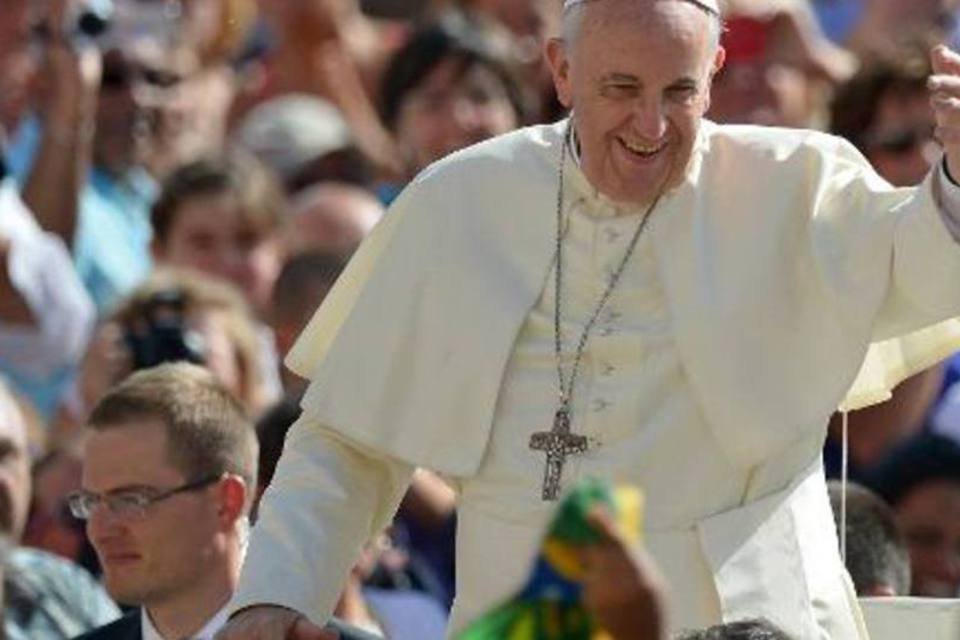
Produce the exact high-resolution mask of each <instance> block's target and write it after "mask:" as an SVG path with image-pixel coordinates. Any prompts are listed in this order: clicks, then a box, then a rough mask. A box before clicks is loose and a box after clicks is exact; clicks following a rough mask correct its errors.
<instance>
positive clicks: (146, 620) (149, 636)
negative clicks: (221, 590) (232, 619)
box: [140, 605, 227, 640]
mask: <svg viewBox="0 0 960 640" xmlns="http://www.w3.org/2000/svg"><path fill="white" fill-rule="evenodd" d="M226 623H227V607H226V605H224V607H223V608H222V609H220V611H217V613H216V614H214V616H213V617H212V618H210V619H209V620H208V621H207V624H205V625H203V628H202V629H200V631H198V632H197V633H194V634H193V635H191V636H189V638H190V640H213V635H214V634H215V633H216V632H217V631H219V630H220V628H221V627H223V625H225V624H226ZM140 629H141V634H140V637H141V638H142V640H181V639H180V638H164V637H163V636H162V635H160V632H159V631H157V628H156V627H155V626H153V620H151V619H150V613H149V612H148V611H147V610H146V608H141V609H140Z"/></svg>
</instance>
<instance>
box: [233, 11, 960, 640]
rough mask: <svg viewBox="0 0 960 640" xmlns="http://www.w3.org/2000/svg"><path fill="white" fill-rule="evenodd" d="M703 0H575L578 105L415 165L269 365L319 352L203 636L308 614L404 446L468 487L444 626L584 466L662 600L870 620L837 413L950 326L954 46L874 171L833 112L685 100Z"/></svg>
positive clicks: (246, 637)
mask: <svg viewBox="0 0 960 640" xmlns="http://www.w3.org/2000/svg"><path fill="white" fill-rule="evenodd" d="M720 30H721V19H720V15H719V11H718V6H717V2H716V1H715V0H568V1H567V2H566V3H565V6H564V13H563V34H562V36H561V37H559V38H557V39H555V40H552V41H550V42H549V43H548V45H547V50H546V55H547V57H548V59H549V62H550V66H551V68H552V71H553V77H554V82H555V85H556V88H557V92H558V95H559V97H560V99H561V101H562V102H563V103H564V104H565V105H566V106H567V107H569V108H570V109H571V116H570V117H569V118H568V119H566V120H564V121H562V122H559V123H556V124H554V125H549V126H540V127H533V128H528V129H524V130H521V131H517V132H514V133H511V134H508V135H506V136H503V137H500V138H497V139H494V140H492V141H488V142H486V143H482V144H480V145H478V146H475V147H472V148H470V149H467V150H464V151H462V152H459V153H456V154H454V155H452V156H450V157H448V158H446V159H444V160H442V161H440V162H438V163H437V164H435V165H433V166H432V167H430V168H428V169H427V170H426V171H425V172H424V173H423V174H421V175H420V176H419V177H418V178H417V179H416V180H414V182H413V183H412V184H411V185H410V186H409V187H408V188H407V189H406V190H405V192H404V193H403V194H402V195H401V196H400V197H399V198H398V200H397V201H396V203H395V205H394V206H393V208H392V210H391V212H390V213H389V215H387V216H386V217H385V219H384V221H383V222H382V223H381V224H380V225H379V226H378V228H377V229H376V230H375V231H374V233H373V235H372V236H371V237H370V238H369V239H368V241H367V242H366V243H365V244H364V246H363V247H362V248H361V249H360V251H359V253H358V254H357V256H356V257H355V258H354V260H353V262H352V263H351V265H350V267H349V268H348V269H347V272H346V273H345V275H344V276H343V278H341V280H340V281H339V283H338V284H337V286H336V288H335V289H334V291H333V292H332V293H331V294H330V295H329V296H328V297H327V299H326V300H325V302H324V304H323V306H322V307H321V308H320V309H319V311H318V312H317V314H316V315H315V317H314V318H313V320H312V321H311V323H310V324H309V325H308V327H307V328H306V330H305V331H304V333H303V335H302V336H301V338H300V339H299V341H298V343H297V344H296V345H295V347H294V348H293V349H292V351H291V352H290V354H288V357H287V364H288V365H289V366H290V367H291V368H292V369H293V370H294V371H296V372H297V373H299V374H300V375H302V376H304V377H307V378H309V379H310V380H311V384H310V387H309V390H308V391H307V393H306V395H305V397H304V400H303V408H304V414H303V417H302V418H301V420H300V421H299V422H298V424H297V425H295V426H294V427H293V429H292V430H291V432H290V435H289V437H288V439H287V443H286V450H285V452H284V454H283V458H282V460H281V462H280V465H279V468H278V470H277V473H276V477H275V480H274V485H273V487H272V488H271V490H270V491H268V493H267V496H266V499H265V501H264V504H263V507H262V510H261V518H260V521H259V523H258V524H257V526H256V528H255V529H254V531H253V534H252V538H251V544H250V550H249V555H248V558H247V563H246V567H245V569H244V573H243V577H242V579H241V583H240V586H239V588H238V591H237V593H236V595H235V597H234V599H233V601H232V603H231V605H230V607H231V610H232V611H233V612H234V613H233V617H232V619H231V622H230V623H229V624H228V626H227V627H226V628H225V630H224V632H223V635H222V636H221V637H222V638H224V639H226V640H241V639H242V640H255V639H256V640H267V639H270V640H274V639H276V640H279V639H281V638H299V639H301V640H302V639H307V638H322V637H324V636H323V635H321V632H320V630H319V627H317V626H315V625H316V624H322V623H323V622H324V621H325V620H326V618H327V617H328V616H329V615H330V612H331V610H332V609H333V607H334V604H335V602H336V599H337V596H338V593H339V591H340V585H341V583H342V580H343V577H344V576H345V575H346V574H347V572H348V570H349V569H350V566H351V565H352V563H353V559H354V557H355V556H356V554H357V552H358V550H359V548H360V546H361V545H362V544H363V543H364V541H365V540H366V539H368V538H369V537H371V536H372V535H373V534H374V533H375V532H377V531H379V530H380V529H381V528H382V527H383V526H385V525H386V524H387V523H388V522H389V520H390V518H391V516H392V515H393V513H394V511H395V509H396V506H397V504H398V502H399V500H400V498H401V497H402V495H403V493H404V490H405V488H406V486H407V484H408V482H409V479H410V476H411V474H412V472H413V470H414V468H415V467H417V466H423V467H428V468H431V469H434V470H436V471H437V472H439V473H441V474H442V475H443V476H444V477H445V478H447V480H448V481H449V482H450V483H451V485H452V486H453V487H454V488H455V489H456V491H457V493H458V497H459V506H458V531H457V538H458V539H457V597H456V601H455V604H454V609H453V612H452V616H451V623H450V626H451V632H453V633H456V632H458V631H460V630H462V629H463V628H464V627H465V625H466V624H467V623H468V622H469V621H470V620H473V619H475V618H476V617H477V616H478V615H479V614H481V613H482V612H484V611H486V610H488V609H489V608H490V607H492V606H493V605H495V604H496V603H498V602H500V601H502V600H503V598H505V597H507V596H508V595H509V594H510V593H511V591H512V590H513V589H514V588H515V585H517V584H522V583H523V579H524V573H525V571H526V567H527V566H528V563H529V561H530V559H531V558H533V557H535V555H536V550H537V546H538V537H539V535H540V532H541V531H542V530H544V529H545V526H546V524H547V523H548V521H549V519H550V517H551V514H552V512H553V507H554V505H555V504H556V503H555V500H556V499H557V498H558V497H559V496H560V495H562V494H563V493H564V492H565V491H566V490H567V489H569V487H571V486H572V485H573V484H574V483H576V482H577V481H578V480H579V479H581V478H585V477H591V476H593V477H598V478H601V479H604V480H606V481H609V482H612V483H614V484H631V485H636V486H641V487H643V488H644V491H645V495H646V497H647V502H646V518H645V531H644V539H645V542H646V545H647V547H648V548H649V551H650V554H651V555H652V556H653V558H654V559H655V560H656V562H657V564H658V565H659V566H660V568H661V569H662V572H663V574H664V576H665V578H666V580H667V581H668V582H669V583H670V585H671V586H672V593H673V597H672V598H670V599H669V603H670V611H669V612H668V616H667V618H668V619H669V621H670V624H672V625H673V626H674V627H675V628H678V629H681V628H682V629H692V628H699V627H708V626H712V625H714V624H717V623H718V622H722V621H725V620H733V619H741V618H754V617H764V618H767V619H769V620H771V621H773V622H774V623H776V624H777V625H778V626H780V627H782V628H783V629H784V631H786V632H787V633H789V634H791V635H792V636H794V637H798V638H844V639H846V638H865V637H866V631H865V628H864V626H863V622H862V619H861V616H860V613H859V609H858V606H857V601H856V598H855V594H854V592H853V589H852V588H851V584H850V581H849V579H848V577H847V575H846V572H845V570H844V567H843V563H842V562H841V559H840V556H839V552H838V545H837V540H836V536H835V529H834V525H833V521H832V515H831V510H830V505H829V500H828V498H827V492H826V488H825V483H824V477H823V470H822V463H821V457H820V450H821V447H822V444H823V440H824V438H825V434H826V424H827V421H828V418H829V416H830V415H831V414H832V413H833V412H834V411H835V410H836V409H837V408H838V407H845V408H855V407H858V406H862V405H864V404H866V403H870V402H875V401H878V400H881V399H883V398H884V397H885V396H886V394H888V393H889V390H890V389H891V388H892V387H893V386H894V385H895V384H897V383H898V382H899V381H900V380H902V379H903V378H904V377H906V376H908V375H910V374H911V373H913V372H915V371H917V370H918V369H920V368H924V367H927V366H930V364H932V363H933V362H935V361H936V360H937V359H938V358H942V357H944V356H946V355H947V354H949V353H951V352H952V351H954V350H956V349H958V348H960V328H958V324H960V323H957V321H955V320H952V318H954V317H956V316H960V288H958V287H957V286H956V284H955V283H956V282H958V281H960V247H958V246H957V240H958V238H960V188H958V186H957V184H956V183H955V181H954V178H956V177H958V176H960V56H958V55H957V54H956V53H954V52H953V51H951V50H949V49H947V48H945V47H938V48H937V49H935V50H934V51H933V52H932V56H933V63H934V68H935V70H936V72H935V75H934V76H933V77H932V78H931V79H930V90H931V97H932V106H933V109H934V110H935V111H936V117H937V123H938V125H939V127H938V137H939V139H940V140H941V141H942V143H943V149H944V156H943V161H942V162H939V163H938V164H937V165H936V166H935V167H934V168H933V169H932V170H931V172H930V173H929V175H928V176H927V177H926V179H925V180H924V181H923V183H922V184H920V185H918V186H916V187H914V188H906V189H895V188H893V187H891V186H890V185H889V184H888V183H886V182H885V181H884V180H883V179H881V178H880V177H879V176H878V175H877V174H876V173H875V172H874V171H873V169H872V168H871V167H870V166H869V164H868V163H867V162H866V161H865V160H864V158H863V157H862V156H861V155H860V154H859V153H858V152H857V151H856V150H855V149H854V148H853V147H852V146H851V145H850V144H848V143H846V142H845V141H843V140H840V139H838V138H834V137H831V136H829V135H826V134H822V133H818V132H813V131H801V130H785V129H771V128H762V127H753V126H718V125H716V124H714V123H712V122H709V121H707V120H705V119H704V117H703V116H704V113H705V112H706V111H707V108H708V106H709V102H710V83H711V79H712V77H713V75H714V74H715V73H716V72H717V71H718V70H719V69H720V68H721V66H722V65H723V61H724V51H723V49H722V48H721V47H720V46H719V34H720Z"/></svg>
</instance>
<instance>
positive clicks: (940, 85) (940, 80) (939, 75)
mask: <svg viewBox="0 0 960 640" xmlns="http://www.w3.org/2000/svg"><path fill="white" fill-rule="evenodd" d="M931 61H932V63H933V75H932V76H931V77H930V81H929V87H930V92H931V100H930V102H931V104H932V105H933V110H934V113H935V115H936V119H937V131H936V137H937V139H938V140H939V141H940V143H941V144H942V145H943V150H944V153H945V155H946V160H947V168H948V169H949V171H950V176H951V177H952V178H953V179H954V181H958V180H960V55H958V54H957V53H956V52H955V51H953V50H952V49H950V48H949V47H947V46H943V45H941V46H938V47H936V48H935V49H934V50H933V52H932V53H931Z"/></svg>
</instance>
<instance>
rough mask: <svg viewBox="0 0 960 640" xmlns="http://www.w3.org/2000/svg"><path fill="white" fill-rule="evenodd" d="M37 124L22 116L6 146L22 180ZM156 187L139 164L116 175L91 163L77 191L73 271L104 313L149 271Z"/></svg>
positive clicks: (35, 144)
mask: <svg viewBox="0 0 960 640" xmlns="http://www.w3.org/2000/svg"><path fill="white" fill-rule="evenodd" d="M40 135H41V124H40V121H39V120H38V119H37V118H36V117H29V118H27V119H25V120H24V122H23V123H22V124H21V126H20V127H19V128H18V129H17V132H16V134H15V135H14V137H13V144H12V145H11V147H10V148H9V150H8V162H9V166H10V171H11V173H12V174H13V175H14V176H15V177H16V179H17V180H18V181H19V182H20V183H21V184H22V183H23V182H24V180H26V177H27V176H28V175H29V172H30V168H31V167H32V166H33V159H34V157H35V155H36V153H37V149H38V147H39V144H40ZM158 192H159V187H158V186H157V184H156V181H154V179H153V178H152V177H151V176H150V175H149V174H148V173H147V172H146V171H145V170H143V169H142V168H139V167H134V168H132V169H130V170H128V171H127V172H126V174H125V175H123V176H122V177H119V178H118V177H115V176H111V175H110V174H108V173H107V172H106V171H103V170H102V169H99V168H96V167H94V168H93V169H92V170H91V171H90V176H89V178H88V180H87V183H86V185H85V186H84V189H83V191H82V192H81V194H80V202H79V212H78V215H77V227H76V232H75V234H74V237H73V243H72V247H71V249H72V251H73V259H74V263H75V264H76V267H77V272H78V273H79V275H80V279H81V280H82V281H83V284H84V286H85V287H86V289H87V291H88V292H89V293H90V296H91V297H92V298H93V301H94V303H95V304H96V307H97V311H98V312H99V314H100V315H101V316H102V315H105V313H107V312H108V311H109V310H110V308H111V307H112V306H113V305H114V304H115V303H116V302H117V301H118V300H119V299H120V298H122V297H123V296H124V295H125V294H127V293H129V292H130V291H132V290H133V289H134V288H135V287H136V286H137V285H138V284H140V282H141V281H143V279H144V278H146V276H147V274H149V272H150V269H151V268H152V266H153V264H152V260H151V258H150V239H151V237H152V230H151V227H150V207H151V206H152V205H153V201H154V200H155V199H156V197H157V195H158Z"/></svg>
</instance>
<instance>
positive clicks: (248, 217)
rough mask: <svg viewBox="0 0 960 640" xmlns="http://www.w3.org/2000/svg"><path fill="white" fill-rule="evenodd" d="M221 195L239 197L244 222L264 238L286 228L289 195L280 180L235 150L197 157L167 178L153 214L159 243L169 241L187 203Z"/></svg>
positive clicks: (259, 164) (243, 153)
mask: <svg viewBox="0 0 960 640" xmlns="http://www.w3.org/2000/svg"><path fill="white" fill-rule="evenodd" d="M222 194H229V195H231V196H233V197H234V198H236V201H237V204H238V206H239V209H240V216H241V219H242V220H243V221H244V222H246V223H247V224H249V225H250V227H251V228H252V229H254V230H255V231H256V232H257V234H258V235H259V237H261V238H263V237H266V236H268V235H270V234H273V233H277V232H279V231H281V230H282V229H283V227H284V226H285V225H286V221H287V211H286V209H287V202H286V196H285V194H284V191H283V187H282V186H281V184H280V182H279V181H278V179H277V177H276V176H275V175H274V174H273V173H272V172H271V171H270V170H269V169H267V168H266V166H264V165H263V164H262V163H261V162H260V161H259V160H257V159H256V158H255V157H254V156H253V155H252V154H250V153H247V152H245V151H241V150H240V149H236V148H235V149H230V150H228V151H224V152H222V153H219V154H213V155H208V156H205V157H201V158H198V159H196V160H194V161H192V162H189V163H187V164H184V165H182V166H180V167H179V168H177V169H175V170H174V171H173V173H171V174H170V175H169V176H168V177H167V179H166V180H165V181H164V183H163V187H162V188H161V191H160V195H159V197H158V198H157V201H156V202H155V203H154V205H153V208H152V210H151V212H150V224H151V226H152V227H153V233H154V237H155V239H156V241H157V242H158V243H159V244H160V245H161V246H162V245H163V243H164V242H166V240H167V238H168V234H169V233H170V230H171V229H172V228H173V226H174V223H175V221H176V218H177V214H178V212H179V209H180V207H182V206H183V204H184V203H185V202H187V201H188V200H190V199H192V198H196V197H204V196H216V195H222Z"/></svg>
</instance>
